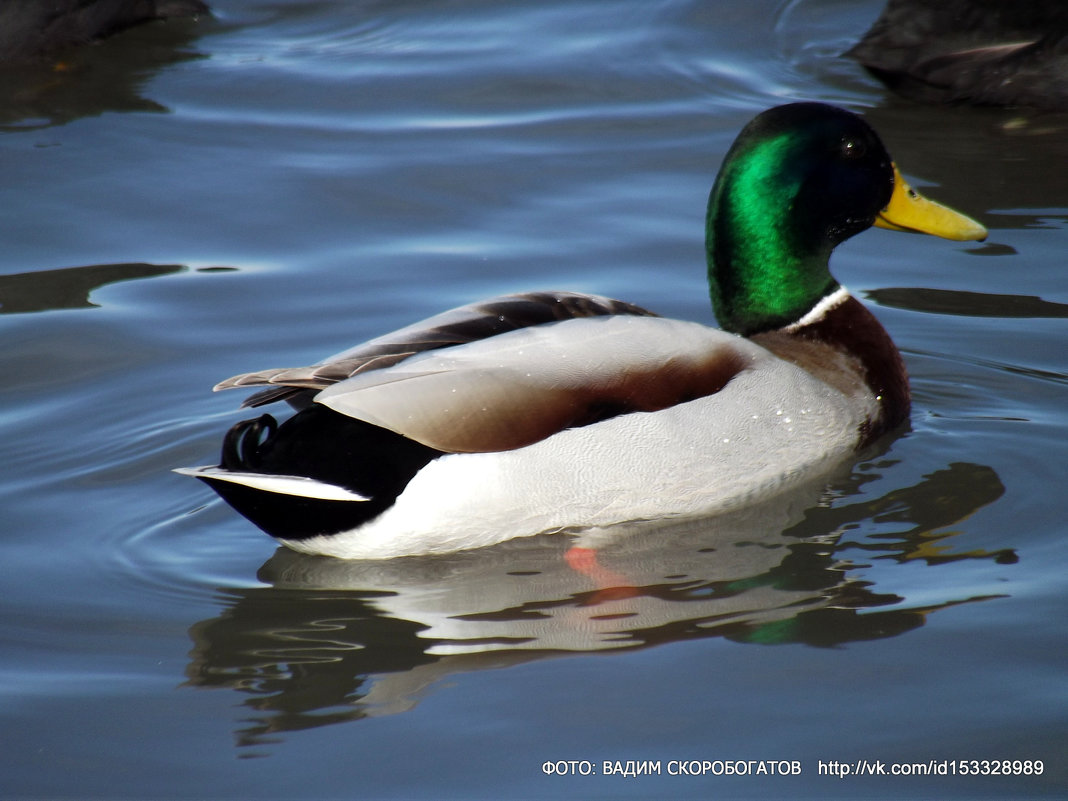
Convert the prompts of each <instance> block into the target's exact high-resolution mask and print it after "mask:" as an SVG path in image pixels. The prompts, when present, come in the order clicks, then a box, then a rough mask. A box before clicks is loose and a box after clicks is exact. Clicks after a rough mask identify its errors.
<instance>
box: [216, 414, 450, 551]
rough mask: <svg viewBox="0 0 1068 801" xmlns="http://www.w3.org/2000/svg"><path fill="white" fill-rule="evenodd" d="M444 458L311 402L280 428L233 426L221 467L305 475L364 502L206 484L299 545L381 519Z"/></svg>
mask: <svg viewBox="0 0 1068 801" xmlns="http://www.w3.org/2000/svg"><path fill="white" fill-rule="evenodd" d="M441 455H442V453H441V451H438V450H435V449H434V448H429V447H427V446H426V445H422V444H420V443H418V442H415V441H413V440H410V439H407V438H406V437H402V436H401V435H400V434H396V433H394V432H392V431H388V430H386V429H384V428H379V427H378V426H373V425H371V424H370V423H365V422H363V421H362V420H354V419H352V418H351V417H346V416H345V415H343V414H340V413H338V412H335V411H332V410H331V409H328V408H326V407H325V406H320V405H318V404H313V405H312V406H309V407H308V408H306V409H303V410H301V411H299V412H297V413H296V414H294V415H293V416H292V417H290V418H289V419H288V420H286V421H284V422H282V423H279V422H278V421H277V420H276V419H275V418H274V417H272V416H271V415H269V414H264V415H261V416H260V417H256V418H252V419H250V420H242V421H241V422H240V423H236V424H235V425H234V426H233V427H231V429H230V430H229V431H228V432H227V433H226V437H225V438H224V440H223V446H222V455H221V463H220V465H219V466H220V467H222V468H224V469H226V470H230V471H233V472H237V473H263V474H266V475H283V476H303V477H306V478H311V479H314V480H316V481H319V482H323V483H326V484H333V485H335V486H339V487H345V488H346V489H348V490H351V491H352V492H355V493H356V494H358V495H360V496H362V497H363V498H366V499H367V500H366V501H326V500H321V499H315V498H305V497H301V496H298V495H286V494H280V493H275V492H268V491H265V490H261V489H255V488H252V487H248V486H245V485H243V484H240V483H234V482H229V481H221V480H217V479H213V478H208V477H202V478H203V479H204V481H206V482H207V483H208V484H209V485H210V486H211V487H212V488H213V489H214V490H215V491H216V492H217V493H219V495H220V496H221V497H222V498H223V500H225V501H226V502H227V503H229V504H230V505H231V506H233V507H234V509H236V510H237V511H238V512H240V513H241V514H243V515H244V516H245V517H247V518H248V519H249V520H251V521H252V522H253V523H255V524H256V525H257V526H259V527H260V528H261V529H263V530H264V531H266V532H267V533H268V534H270V535H272V536H274V537H280V538H282V539H289V540H299V539H304V538H307V537H313V536H316V535H319V534H332V533H335V532H338V531H343V530H348V529H352V528H354V527H356V526H358V525H360V524H361V523H364V522H366V521H368V520H370V519H371V518H373V517H375V516H377V515H379V514H381V513H382V512H383V511H385V510H386V509H388V508H389V507H390V506H392V505H393V503H394V502H395V501H396V500H397V496H399V495H400V494H401V493H402V492H403V491H404V488H405V487H406V486H407V485H408V482H409V481H411V480H412V478H413V477H414V476H415V474H416V473H418V472H419V471H420V470H421V469H422V468H423V467H425V466H426V465H427V464H428V463H429V462H431V461H433V460H434V459H436V458H438V457H439V456H441Z"/></svg>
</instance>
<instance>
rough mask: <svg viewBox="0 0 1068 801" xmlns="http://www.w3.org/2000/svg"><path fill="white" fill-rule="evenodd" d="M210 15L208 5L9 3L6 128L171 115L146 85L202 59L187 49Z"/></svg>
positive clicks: (4, 19) (184, 1) (0, 31)
mask: <svg viewBox="0 0 1068 801" xmlns="http://www.w3.org/2000/svg"><path fill="white" fill-rule="evenodd" d="M209 14H210V11H209V8H208V6H207V5H206V4H205V3H203V2H202V1H201V0H48V2H44V1H43V0H3V2H0V128H3V127H7V128H34V127H44V126H47V125H58V124H62V123H65V122H69V121H70V120H73V119H77V118H79V117H85V116H95V115H98V114H101V113H103V112H106V111H165V110H166V109H164V108H163V107H162V106H160V105H159V104H158V103H155V102H153V101H151V100H149V99H147V98H144V97H142V96H141V94H140V89H141V84H143V83H144V82H145V80H146V79H147V78H148V77H149V76H151V75H152V74H153V73H155V72H157V71H158V70H160V69H161V68H163V67H165V66H168V65H170V64H174V63H178V62H181V61H186V60H189V59H192V58H196V57H197V55H196V54H195V53H190V52H189V51H188V50H186V49H185V48H187V47H188V46H189V44H190V42H191V41H192V40H193V39H194V38H195V36H196V34H197V24H196V23H197V21H198V20H200V19H202V18H204V17H205V16H207V15H209ZM142 23H152V24H146V25H143V24H142ZM135 26H136V29H135V30H133V31H127V29H129V28H134V27H135ZM118 33H122V35H121V36H115V34H118ZM105 39H107V41H106V42H103V40H105ZM96 45H101V46H96Z"/></svg>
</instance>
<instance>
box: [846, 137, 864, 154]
mask: <svg viewBox="0 0 1068 801" xmlns="http://www.w3.org/2000/svg"><path fill="white" fill-rule="evenodd" d="M866 152H867V147H865V145H864V143H863V142H861V141H859V140H857V139H843V140H842V155H843V156H845V157H846V158H847V159H858V158H860V157H861V156H863V155H864V154H865V153H866Z"/></svg>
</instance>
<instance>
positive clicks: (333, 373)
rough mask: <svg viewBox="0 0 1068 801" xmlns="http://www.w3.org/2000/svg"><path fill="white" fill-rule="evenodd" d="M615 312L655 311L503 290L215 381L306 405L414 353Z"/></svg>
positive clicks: (257, 401) (569, 295) (595, 298)
mask: <svg viewBox="0 0 1068 801" xmlns="http://www.w3.org/2000/svg"><path fill="white" fill-rule="evenodd" d="M615 314H620V315H633V316H643V317H655V316H656V315H655V314H653V312H650V311H647V310H646V309H643V308H641V307H640V306H635V305H633V304H631V303H625V302H623V301H620V300H613V299H611V298H606V297H602V296H600V295H586V294H582V293H578V292H527V293H522V294H515V295H500V296H498V297H494V298H490V299H489V300H484V301H480V302H478V303H472V304H469V305H467V306H460V307H458V308H455V309H451V310H449V311H446V312H442V313H441V314H438V315H435V316H434V317H430V318H428V319H426V320H423V321H422V322H419V323H415V324H414V325H410V326H407V327H405V328H401V329H399V330H397V331H393V332H391V333H389V334H385V335H383V336H380V337H376V338H375V339H372V340H369V341H367V342H364V343H363V344H361V345H357V346H356V347H354V348H350V349H349V350H346V351H343V352H341V353H338V354H336V355H334V356H331V357H330V358H328V359H324V360H323V361H321V362H319V363H318V364H314V365H311V366H309V367H287V368H278V369H272V370H260V371H258V372H254V373H242V374H241V375H237V376H234V377H233V378H228V379H226V380H225V381H222V382H220V383H218V384H216V385H215V389H216V390H221V389H234V388H237V387H256V386H266V387H268V389H264V390H262V391H260V392H257V393H255V394H254V395H251V396H250V397H248V398H246V399H245V401H244V403H242V406H263V405H265V404H268V403H273V402H274V401H279V400H288V401H289V402H290V403H292V404H293V405H295V406H298V407H299V406H305V405H307V404H308V403H310V402H311V399H312V397H313V396H314V395H315V394H316V393H317V392H319V391H320V390H323V389H325V388H326V387H329V386H331V385H333V384H336V383H338V382H340V381H344V380H346V379H348V378H351V377H352V376H355V375H358V374H359V373H363V372H367V371H369V370H379V369H382V368H384V367H391V366H393V365H395V364H397V363H399V362H401V361H404V360H405V359H407V358H408V357H409V356H412V355H414V354H416V353H422V352H424V351H428V350H435V349H438V348H447V347H451V346H453V345H462V344H464V343H467V342H474V341H476V340H480V339H488V338H489V337H493V336H496V335H498V334H503V333H506V332H508V331H515V330H516V329H519V328H527V327H529V326H535V325H543V324H545V323H552V322H557V321H560V320H571V319H575V318H580V317H599V316H604V315H615Z"/></svg>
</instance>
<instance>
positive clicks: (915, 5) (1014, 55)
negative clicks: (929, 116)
mask: <svg viewBox="0 0 1068 801" xmlns="http://www.w3.org/2000/svg"><path fill="white" fill-rule="evenodd" d="M846 55H848V56H851V57H852V58H855V59H856V60H857V61H859V62H860V63H861V64H863V65H864V66H865V67H867V68H868V69H869V70H871V72H872V73H873V74H874V75H875V76H876V77H877V78H879V79H880V80H881V81H883V82H884V83H885V84H886V85H887V86H889V87H890V88H891V89H893V90H894V91H896V92H899V93H900V94H903V95H905V96H906V97H911V98H914V99H917V100H923V101H927V102H940V103H974V104H977V105H997V106H1035V107H1038V108H1045V109H1052V110H1059V109H1060V110H1063V109H1068V3H1065V2H1064V0H1018V1H1017V2H1005V0H939V2H936V3H933V2H929V1H928V0H890V1H889V2H888V3H887V5H886V8H885V9H883V13H882V14H881V15H880V17H879V19H877V20H876V21H875V24H874V25H872V27H871V29H870V30H869V31H868V32H867V33H866V34H865V35H864V38H863V39H861V41H860V42H859V43H858V44H857V45H856V46H854V47H853V48H852V49H850V50H849V51H848V52H847V53H846Z"/></svg>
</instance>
